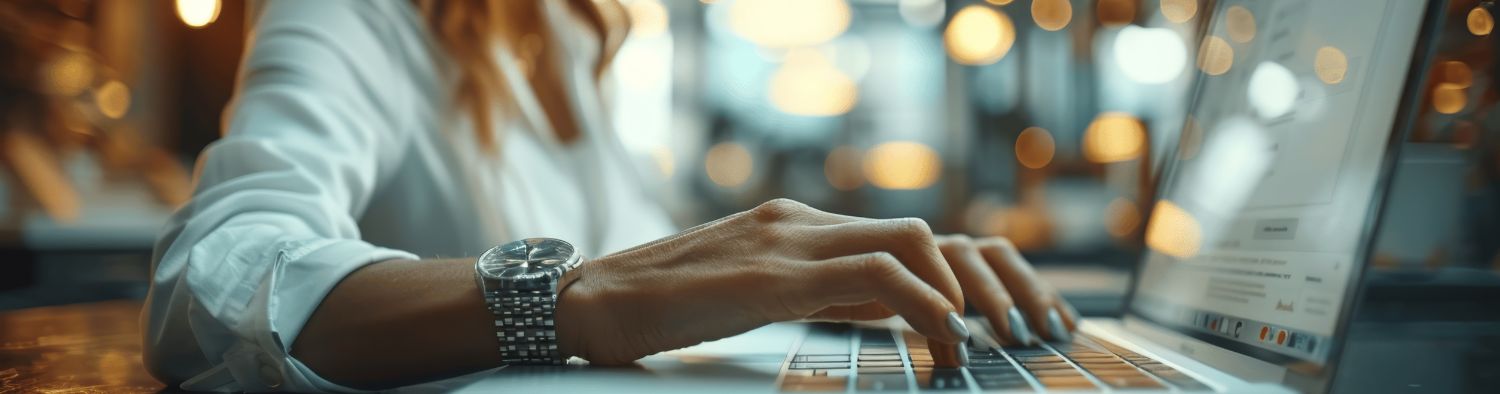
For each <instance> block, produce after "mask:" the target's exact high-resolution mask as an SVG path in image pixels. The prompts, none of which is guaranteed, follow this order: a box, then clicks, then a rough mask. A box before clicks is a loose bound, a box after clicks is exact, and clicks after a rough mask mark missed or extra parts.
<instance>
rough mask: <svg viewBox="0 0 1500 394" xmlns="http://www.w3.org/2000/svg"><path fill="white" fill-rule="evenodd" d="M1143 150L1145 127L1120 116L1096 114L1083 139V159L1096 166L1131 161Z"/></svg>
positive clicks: (1134, 118)
mask: <svg viewBox="0 0 1500 394" xmlns="http://www.w3.org/2000/svg"><path fill="white" fill-rule="evenodd" d="M1145 147H1146V127H1145V126H1144V125H1142V124H1141V121H1140V120H1139V119H1136V117H1135V116H1132V115H1130V114H1127V113H1123V112H1106V113H1102V114H1099V116H1098V117H1096V118H1094V122H1093V123H1091V124H1089V128H1088V130H1087V131H1085V132H1084V135H1083V156H1084V157H1085V158H1088V159H1089V161H1092V162H1095V163H1114V162H1121V161H1126V160H1133V159H1135V158H1137V157H1140V156H1141V153H1142V152H1143V151H1144V150H1145Z"/></svg>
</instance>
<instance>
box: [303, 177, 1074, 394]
mask: <svg viewBox="0 0 1500 394" xmlns="http://www.w3.org/2000/svg"><path fill="white" fill-rule="evenodd" d="M1007 250H1010V251H1007ZM955 274H957V275H955ZM567 275H570V276H571V277H569V278H567V280H565V281H564V282H568V283H571V285H569V286H568V287H566V288H564V289H562V291H561V293H560V294H559V295H558V302H557V312H556V313H557V315H556V322H557V330H558V331H557V334H558V342H559V343H558V347H559V350H560V351H561V352H562V354H563V355H565V356H577V357H581V358H584V359H587V360H589V361H591V362H594V363H596V364H604V365H615V364H625V363H630V362H632V361H634V360H636V359H639V358H641V357H644V356H647V355H651V354H655V353H658V352H662V351H667V350H672V349H677V348H681V347H685V346H691V345H695V344H698V343H702V342H704V341H710V340H715V339H719V338H724V337H728V336H732V335H736V334H739V333H742V332H745V331H749V330H751V329H754V328H756V327H760V326H763V325H766V324H769V323H772V322H778V321H787V320H796V319H807V318H811V319H828V320H865V319H879V318H885V317H890V316H894V315H900V316H901V317H902V318H903V319H905V320H906V322H907V323H909V324H910V325H911V326H912V327H913V328H915V329H916V330H917V331H918V332H919V333H922V334H923V335H925V336H927V337H928V339H929V341H931V342H935V344H934V345H933V346H932V351H933V356H934V358H935V359H936V360H935V361H938V362H939V363H944V364H950V365H951V364H956V363H959V362H960V359H961V357H962V354H963V352H962V350H958V351H956V352H955V351H954V350H955V349H954V347H953V346H952V345H954V344H957V343H960V342H962V341H963V340H964V339H966V338H967V337H968V335H969V333H968V327H966V326H965V325H964V323H963V322H962V320H961V319H960V318H959V317H958V314H957V312H958V311H960V310H962V308H963V307H962V305H963V302H964V300H965V298H967V299H969V300H970V301H971V302H973V303H974V304H975V305H976V307H977V309H978V310H979V311H981V312H982V313H984V314H985V315H986V316H988V317H989V318H990V320H991V321H992V323H995V324H994V327H996V328H997V329H999V330H1000V331H1001V332H1000V333H998V334H999V338H1001V339H1002V340H1003V341H1006V343H1008V344H1017V343H1026V342H1030V341H1031V340H1032V338H1035V336H1033V335H1032V334H1030V329H1028V328H1027V326H1028V324H1027V323H1026V321H1025V320H1024V319H1023V318H1022V317H1021V316H1022V315H1021V313H1020V312H1018V311H1017V309H1016V308H1013V307H1012V305H1015V306H1017V307H1019V309H1020V310H1024V311H1025V314H1026V315H1028V316H1033V323H1032V324H1030V325H1031V326H1033V327H1034V329H1035V330H1037V331H1039V332H1041V333H1042V335H1041V336H1042V337H1045V338H1047V339H1054V340H1062V339H1066V337H1067V335H1068V334H1067V333H1068V332H1069V331H1071V330H1072V328H1073V325H1074V319H1075V317H1076V316H1074V315H1073V313H1072V311H1071V309H1070V308H1068V307H1067V306H1066V304H1065V303H1063V302H1062V300H1061V299H1060V298H1058V297H1057V296H1056V292H1055V291H1054V290H1052V289H1051V288H1050V287H1048V286H1046V285H1045V283H1042V282H1041V281H1040V280H1039V279H1037V278H1036V277H1035V275H1034V273H1032V272H1031V270H1030V267H1029V266H1028V265H1027V264H1026V263H1025V261H1024V260H1021V259H1020V257H1019V255H1018V254H1014V253H1013V250H1012V249H1009V247H1008V246H1007V244H1006V243H1004V242H1003V240H1000V239H989V240H979V241H973V240H968V239H966V238H965V239H962V240H957V239H953V237H943V238H936V237H934V236H933V235H932V233H931V232H930V231H929V230H928V228H927V226H926V224H925V223H923V222H922V221H920V220H914V219H891V220H877V219H865V218H857V217H849V216H842V215H835V214H830V213H826V212H821V211H818V210H815V209H812V208H809V207H807V206H805V205H802V204H800V203H796V202H792V201H787V200H777V201H772V202H769V203H766V204H763V205H761V206H760V207H757V208H755V209H752V210H750V211H746V212H742V213H739V214H735V215H731V216H728V217H725V218H723V219H720V220H717V221H714V222H710V223H707V224H704V225H701V226H698V227H694V228H692V229H689V230H687V231H684V232H682V233H679V234H677V235H674V236H671V237H667V238H664V239H661V240H658V241H655V242H651V243H648V244H645V245H641V246H639V247H636V248H633V249H630V250H626V251H623V252H620V253H617V254H614V255H610V256H605V257H602V258H599V259H597V260H592V261H587V262H585V263H584V264H583V265H581V266H579V268H577V269H575V270H572V271H569V272H568V274H567ZM1002 282H1003V284H1002ZM960 289H962V290H960ZM960 292H962V293H960ZM481 300H482V297H481V295H480V292H479V289H478V287H477V285H476V284H475V278H474V260H472V259H460V260H442V261H425V262H424V261H409V260H395V261H387V262H382V263H378V264H374V265H370V266H367V267H365V268H363V269H361V270H359V271H356V272H354V273H353V274H351V275H349V276H348V277H347V278H345V279H344V280H343V281H342V282H341V283H339V284H338V286H337V287H336V288H335V289H334V290H333V292H332V293H331V294H329V295H328V297H327V298H325V299H324V300H323V303H322V305H321V306H319V307H318V310H317V312H315V313H314V315H313V316H312V318H311V319H310V320H309V321H308V324H307V327H306V329H305V330H303V332H302V336H301V337H300V339H298V342H297V343H296V344H295V345H294V346H293V349H292V352H293V354H294V355H295V356H296V357H297V358H298V359H300V360H302V361H303V362H305V363H306V364H307V365H308V366H309V367H311V368H313V369H314V370H317V371H318V373H319V374H321V375H322V376H324V377H326V378H328V379H330V380H333V381H335V382H338V383H340V384H343V385H346V386H350V387H358V388H387V387H394V386H399V385H403V384H409V383H417V382H422V381H427V380H432V379H437V378H443V377H449V376H456V375H460V374H463V373H468V372H473V371H478V370H482V369H486V368H491V367H495V366H498V365H500V360H499V351H498V349H497V346H499V342H497V340H496V337H495V334H494V328H493V327H494V326H493V324H492V320H493V318H492V317H491V315H490V313H489V311H488V310H486V309H485V306H484V305H483V303H482V302H481ZM1050 316H1056V317H1050Z"/></svg>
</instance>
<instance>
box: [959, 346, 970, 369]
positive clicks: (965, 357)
mask: <svg viewBox="0 0 1500 394" xmlns="http://www.w3.org/2000/svg"><path fill="white" fill-rule="evenodd" d="M958 365H959V366H968V365H969V341H963V342H959V343H958Z"/></svg>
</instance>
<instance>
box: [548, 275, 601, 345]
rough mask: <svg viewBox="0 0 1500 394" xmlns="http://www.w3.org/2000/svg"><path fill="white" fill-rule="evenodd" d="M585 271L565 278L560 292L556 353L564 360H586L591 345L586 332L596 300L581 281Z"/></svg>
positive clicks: (556, 316)
mask: <svg viewBox="0 0 1500 394" xmlns="http://www.w3.org/2000/svg"><path fill="white" fill-rule="evenodd" d="M583 270H584V268H583V267H579V268H577V269H573V270H570V271H568V272H567V273H565V274H563V280H562V281H561V284H562V286H561V287H559V288H558V292H557V309H556V312H555V315H554V316H553V319H554V321H553V323H554V324H555V327H556V329H557V350H558V352H560V353H561V354H562V356H563V357H564V358H569V357H578V358H582V359H585V360H587V359H588V358H589V355H588V351H587V349H588V345H587V342H588V341H587V337H588V335H587V334H586V333H585V328H586V327H588V326H589V323H588V322H587V320H588V319H589V316H591V315H592V314H593V312H591V311H592V310H595V308H594V305H595V304H597V297H595V296H594V295H593V294H592V290H591V289H590V286H589V285H588V284H587V283H580V282H584V281H583V280H581V279H582V277H583Z"/></svg>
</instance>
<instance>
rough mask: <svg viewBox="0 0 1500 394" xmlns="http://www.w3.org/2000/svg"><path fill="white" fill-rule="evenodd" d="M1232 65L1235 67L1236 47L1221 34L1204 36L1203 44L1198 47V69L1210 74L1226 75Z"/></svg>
mask: <svg viewBox="0 0 1500 394" xmlns="http://www.w3.org/2000/svg"><path fill="white" fill-rule="evenodd" d="M1231 67H1234V47H1231V46H1229V42H1228V41H1224V39H1223V38H1219V36H1208V38H1204V39H1203V46H1201V47H1199V49H1198V69H1200V70H1203V73H1204V74H1208V75H1224V73H1227V72H1229V69H1230V68H1231Z"/></svg>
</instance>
